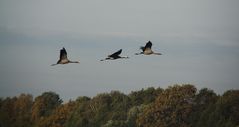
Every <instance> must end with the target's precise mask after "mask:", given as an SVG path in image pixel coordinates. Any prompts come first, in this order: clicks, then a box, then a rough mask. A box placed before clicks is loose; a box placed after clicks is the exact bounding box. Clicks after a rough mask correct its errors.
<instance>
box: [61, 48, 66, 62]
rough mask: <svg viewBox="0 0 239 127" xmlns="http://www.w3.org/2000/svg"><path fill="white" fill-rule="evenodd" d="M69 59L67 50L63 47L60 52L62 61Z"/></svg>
mask: <svg viewBox="0 0 239 127" xmlns="http://www.w3.org/2000/svg"><path fill="white" fill-rule="evenodd" d="M63 59H67V52H66V49H65V48H64V47H63V48H62V49H61V51H60V60H63Z"/></svg>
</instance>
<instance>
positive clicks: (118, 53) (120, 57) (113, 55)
mask: <svg viewBox="0 0 239 127" xmlns="http://www.w3.org/2000/svg"><path fill="white" fill-rule="evenodd" d="M121 52H122V49H120V50H119V51H117V52H115V53H113V54H111V55H108V57H107V58H105V59H102V60H100V61H104V60H115V59H122V58H129V57H128V56H119V55H120V54H121Z"/></svg>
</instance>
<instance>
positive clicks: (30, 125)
mask: <svg viewBox="0 0 239 127" xmlns="http://www.w3.org/2000/svg"><path fill="white" fill-rule="evenodd" d="M0 127H239V90H228V91H226V92H225V93H223V94H222V95H217V94H216V93H214V91H213V90H210V89H207V88H203V89H200V90H197V89H196V88H195V86H193V85H190V84H184V85H174V86H169V87H168V88H166V89H162V88H153V87H150V88H147V89H142V90H140V91H133V92H131V93H130V94H128V95H126V94H124V93H121V92H119V91H111V92H110V93H101V94H98V95H97V96H95V97H92V98H90V97H86V96H81V97H78V98H77V99H76V100H74V101H69V102H67V103H63V102H62V100H61V99H60V97H59V95H58V94H56V93H54V92H45V93H42V95H40V96H38V97H36V98H35V99H33V96H32V95H29V94H21V95H20V96H18V97H11V98H10V97H8V98H1V99H0Z"/></svg>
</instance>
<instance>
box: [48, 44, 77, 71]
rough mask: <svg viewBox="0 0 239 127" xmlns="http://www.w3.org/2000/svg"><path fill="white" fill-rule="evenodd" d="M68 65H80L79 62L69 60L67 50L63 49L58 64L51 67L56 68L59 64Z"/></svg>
mask: <svg viewBox="0 0 239 127" xmlns="http://www.w3.org/2000/svg"><path fill="white" fill-rule="evenodd" d="M68 63H80V62H79V61H70V60H69V59H68V58H67V52H66V49H65V48H64V47H63V48H62V49H61V50H60V59H59V60H58V61H57V63H56V64H52V65H51V66H55V65H57V64H68Z"/></svg>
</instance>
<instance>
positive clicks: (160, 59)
mask: <svg viewBox="0 0 239 127" xmlns="http://www.w3.org/2000/svg"><path fill="white" fill-rule="evenodd" d="M238 35H239V1H238V0H180V1H179V0H170V1H169V0H147V1H146V0H120V1H116V0H91V1H90V0H88V1H87V0H0V59H1V62H0V97H6V96H16V95H19V94H20V93H30V94H33V95H34V96H38V95H40V94H41V93H42V92H45V91H54V92H56V93H58V94H59V95H60V96H61V98H63V99H64V100H68V99H70V98H71V99H75V98H76V97H78V96H83V95H84V96H95V95H97V94H98V93H102V92H110V91H111V90H119V91H122V92H124V93H129V92H130V91H135V90H140V89H141V88H147V87H151V86H154V87H159V86H160V87H162V88H166V87H168V86H169V85H173V84H176V83H177V84H182V83H190V84H193V85H195V86H196V87H197V88H198V89H200V88H203V87H207V88H210V89H213V90H214V91H215V92H217V93H219V94H221V93H222V92H224V91H226V90H228V89H239V67H238V66H239V36H238ZM148 40H151V41H152V42H153V49H154V50H155V51H157V52H161V53H162V54H163V55H162V56H135V55H134V53H136V52H139V49H138V48H139V46H141V45H145V43H146V42H147V41H148ZM63 46H64V47H65V48H66V50H67V52H68V55H69V56H68V57H69V59H72V60H80V62H81V63H80V64H68V65H58V66H54V67H52V66H50V65H51V64H53V63H56V62H57V60H58V56H59V50H60V49H61V48H62V47H63ZM121 48H122V49H123V52H122V55H128V56H129V57H130V59H127V60H126V59H122V60H115V61H105V62H100V61H99V60H100V59H102V58H105V56H107V55H108V54H110V53H113V52H114V51H117V50H119V49H121Z"/></svg>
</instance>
